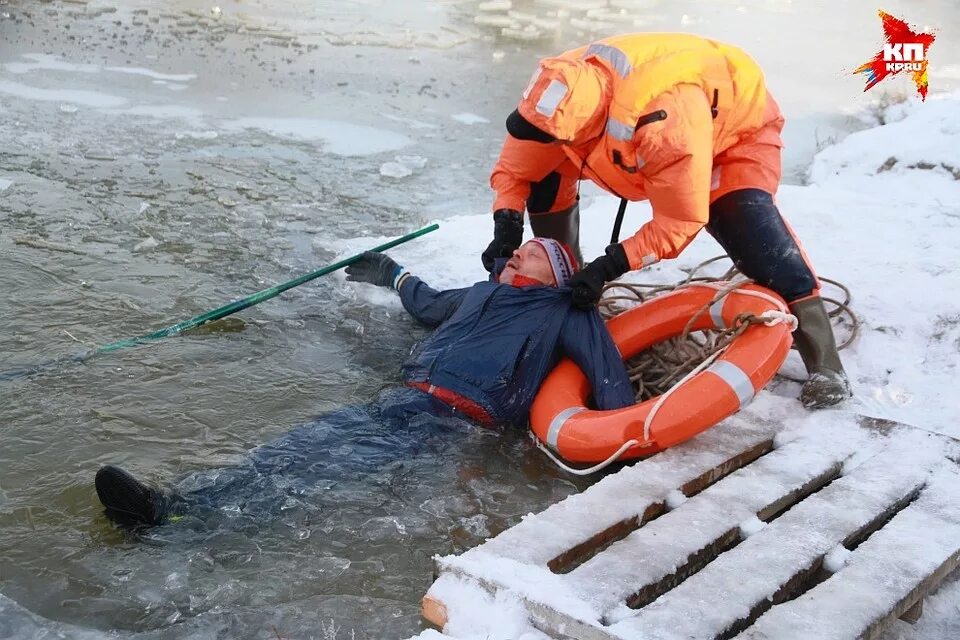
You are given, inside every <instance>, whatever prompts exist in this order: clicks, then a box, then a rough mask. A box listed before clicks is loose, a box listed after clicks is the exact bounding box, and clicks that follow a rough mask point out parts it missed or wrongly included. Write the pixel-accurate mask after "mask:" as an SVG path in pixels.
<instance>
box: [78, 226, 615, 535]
mask: <svg viewBox="0 0 960 640" xmlns="http://www.w3.org/2000/svg"><path fill="white" fill-rule="evenodd" d="M576 272H577V261H576V259H575V258H574V255H573V252H572V250H571V249H570V247H569V246H567V245H564V244H562V243H560V242H558V241H556V240H552V239H548V238H534V239H533V240H530V241H529V242H527V243H525V244H523V245H522V246H520V247H519V248H518V249H516V250H515V251H514V252H513V254H512V255H511V256H509V257H508V258H500V259H498V264H497V265H496V268H495V269H494V270H493V274H494V275H492V276H491V278H490V280H489V281H484V282H478V283H476V284H474V285H473V286H470V287H466V288H462V289H450V290H446V291H437V290H435V289H433V288H431V287H430V286H428V285H427V284H426V283H425V282H424V281H423V280H421V279H420V278H418V277H416V276H414V275H411V274H410V273H409V272H407V271H406V270H404V269H403V267H401V266H400V265H399V264H397V263H396V262H395V261H394V260H392V259H391V258H389V257H388V256H386V255H383V254H381V253H373V252H366V253H364V254H363V257H362V258H361V259H360V260H358V261H357V262H355V263H354V264H352V265H350V266H348V267H347V280H350V281H354V282H365V283H370V284H373V285H377V286H381V287H390V288H392V289H394V290H396V291H397V293H398V294H399V295H400V300H401V302H402V303H403V306H404V308H405V309H406V310H407V312H408V313H409V314H410V315H412V316H413V317H414V318H415V319H416V320H417V321H419V322H421V323H422V324H424V325H426V326H428V327H430V328H432V329H434V331H433V332H432V333H431V334H430V335H429V336H428V337H427V338H425V339H424V340H423V341H421V342H420V343H419V344H418V345H416V346H415V347H414V349H413V350H412V352H411V354H410V356H409V357H408V358H407V359H406V361H405V362H404V363H403V365H402V378H403V386H401V387H394V388H390V389H387V390H386V391H383V392H381V393H380V394H379V395H378V396H377V398H376V399H375V400H373V401H372V402H369V403H367V404H364V405H360V406H348V407H344V408H341V409H337V410H334V411H332V412H330V413H327V414H324V415H321V416H320V417H318V418H316V419H315V420H313V421H311V422H309V423H306V424H304V425H301V426H299V427H297V428H295V429H294V430H293V431H291V432H289V433H287V434H286V435H285V436H283V437H281V438H279V439H278V440H276V441H274V442H272V443H269V444H265V445H262V446H260V447H257V448H256V449H254V450H253V451H252V452H251V453H250V455H249V456H248V457H247V458H246V459H245V461H244V462H243V463H242V464H239V465H236V466H233V467H227V468H225V469H222V470H218V471H217V472H216V473H210V472H200V473H198V474H195V476H196V477H194V478H188V479H187V481H186V482H183V481H181V482H180V486H181V487H186V489H185V490H181V491H177V492H174V491H170V490H165V489H160V488H155V487H152V486H149V485H147V484H145V483H142V482H140V481H138V480H137V479H136V478H134V477H133V476H132V475H131V474H129V473H127V472H126V471H124V470H123V469H120V468H119V467H116V466H113V465H107V466H104V467H102V468H101V469H100V470H99V471H98V472H97V475H96V481H95V485H96V490H97V496H98V497H99V499H100V502H101V503H102V504H103V506H104V507H105V509H106V513H107V515H108V516H109V517H110V518H111V519H113V520H114V521H116V522H119V523H122V524H148V525H156V524H162V523H163V522H165V521H167V520H168V519H169V518H170V517H171V516H176V515H181V514H184V513H187V512H189V511H190V510H191V509H193V508H202V507H210V508H230V509H233V510H234V511H236V510H240V511H241V512H243V511H246V510H250V511H257V510H262V509H272V508H274V507H275V506H276V505H277V504H281V503H283V499H284V497H286V496H290V495H298V494H303V493H305V492H309V491H310V489H311V487H314V486H318V485H319V484H322V483H323V482H325V481H334V482H337V481H342V480H347V479H350V478H355V477H357V476H358V475H363V474H366V473H369V472H370V471H372V470H374V469H376V468H379V467H381V466H383V465H385V464H388V463H390V462H391V461H395V460H397V459H399V458H402V457H406V456H409V455H411V454H413V453H416V451H411V450H410V449H416V448H417V447H418V446H419V445H421V444H422V443H423V442H424V441H425V440H426V439H427V438H428V435H429V433H428V432H429V429H430V428H431V424H430V421H431V420H432V419H433V418H440V419H447V418H459V419H466V420H469V421H471V422H474V423H477V424H481V425H490V426H493V425H526V422H527V419H528V415H529V412H530V406H531V405H532V403H533V400H534V397H535V396H536V393H537V391H538V390H539V388H540V385H541V383H542V382H543V380H544V378H545V377H546V375H547V374H548V373H549V372H550V370H551V369H553V367H554V366H555V365H556V364H557V363H558V361H559V360H560V359H561V358H562V357H564V356H567V357H569V358H571V359H572V360H573V361H574V362H575V363H576V364H577V365H578V366H579V367H580V368H581V369H582V370H583V372H584V373H585V374H586V376H587V378H588V380H589V381H590V384H591V386H592V389H593V398H594V402H595V404H596V406H597V407H598V408H600V409H619V408H622V407H625V406H629V405H630V404H633V402H634V393H633V389H632V386H631V384H630V380H629V378H628V376H627V373H626V369H625V367H624V364H623V360H622V359H621V356H620V352H619V351H618V349H617V347H616V345H615V344H614V342H613V340H612V339H611V337H610V334H609V333H608V332H607V329H606V326H605V325H604V323H603V320H602V319H601V318H600V315H599V313H598V312H597V310H596V309H595V308H591V309H580V308H577V307H575V306H574V304H573V302H572V300H571V296H570V288H569V287H568V286H567V285H568V283H569V281H570V279H571V278H572V277H573V275H574V274H575V273H576ZM406 436H410V437H406ZM344 445H347V446H349V448H350V450H351V452H350V454H349V455H338V454H337V450H338V448H339V447H342V446H344ZM270 505H273V506H270Z"/></svg>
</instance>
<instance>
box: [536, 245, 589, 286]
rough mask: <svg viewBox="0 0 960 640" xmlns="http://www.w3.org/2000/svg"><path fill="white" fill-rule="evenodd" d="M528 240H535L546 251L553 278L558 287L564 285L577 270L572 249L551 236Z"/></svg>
mask: <svg viewBox="0 0 960 640" xmlns="http://www.w3.org/2000/svg"><path fill="white" fill-rule="evenodd" d="M530 242H536V243H537V244H539V245H540V246H541V247H543V250H544V251H546V252H547V257H548V258H550V268H551V269H552V270H553V279H554V280H556V281H557V286H558V287H562V286H565V285H566V284H567V282H569V281H570V278H572V277H573V274H575V273H576V272H577V271H578V269H577V259H576V258H575V257H574V255H573V250H571V249H570V247H569V246H567V245H565V244H564V243H562V242H560V241H558V240H554V239H553V238H534V239H532V240H531V241H530Z"/></svg>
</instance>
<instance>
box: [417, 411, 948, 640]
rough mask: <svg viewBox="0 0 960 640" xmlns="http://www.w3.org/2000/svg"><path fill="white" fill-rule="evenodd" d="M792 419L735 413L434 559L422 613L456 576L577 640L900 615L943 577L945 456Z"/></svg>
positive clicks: (429, 615) (808, 627)
mask: <svg viewBox="0 0 960 640" xmlns="http://www.w3.org/2000/svg"><path fill="white" fill-rule="evenodd" d="M809 422H810V424H809V425H801V427H802V428H798V429H794V430H793V435H786V434H778V431H779V428H778V427H777V425H774V424H771V423H768V422H764V421H763V420H761V419H759V418H758V417H757V416H755V415H750V414H746V415H744V414H739V415H738V416H735V417H734V418H732V419H730V420H727V421H725V422H724V423H723V424H721V425H719V426H718V427H715V428H714V429H712V430H710V431H708V432H706V433H704V434H702V435H700V436H699V437H697V438H695V439H694V440H692V441H690V442H687V443H685V444H683V445H680V446H678V447H675V448H673V449H671V450H669V451H666V452H664V453H661V454H658V455H656V456H653V457H652V458H650V459H647V460H645V461H642V462H639V463H637V464H635V465H633V466H631V467H627V468H625V469H623V470H621V471H620V472H618V473H616V474H613V475H610V476H608V477H606V478H604V479H603V480H602V481H600V482H598V483H597V484H596V485H594V486H592V487H590V488H589V489H588V490H586V491H584V492H583V493H580V494H577V495H574V496H571V497H569V498H567V499H566V500H564V501H563V502H560V503H558V504H555V505H553V506H552V507H550V508H548V509H547V510H545V511H543V512H542V513H540V514H537V515H535V516H532V515H531V516H528V517H527V518H526V519H524V520H523V521H522V522H520V523H519V524H518V525H516V526H514V527H512V528H511V529H509V530H507V531H504V532H503V533H502V534H500V535H498V536H497V537H495V538H493V539H491V540H488V541H487V542H485V543H484V544H482V545H480V546H479V547H476V548H474V549H471V550H469V551H467V552H465V553H463V554H461V555H459V556H447V557H442V558H438V559H437V560H436V571H437V575H438V581H437V582H436V583H435V584H434V586H433V587H431V589H430V591H429V592H428V593H427V595H426V596H425V597H424V599H423V616H424V618H425V619H426V620H428V621H429V622H431V623H432V624H434V625H436V626H437V627H439V628H443V626H444V625H445V623H446V621H447V617H448V615H449V614H450V611H448V609H447V606H448V603H446V602H445V601H444V597H445V596H444V594H445V593H447V592H448V589H447V588H446V587H445V585H446V584H450V582H451V581H458V583H459V584H461V585H475V586H476V588H477V589H482V590H484V591H485V592H486V593H488V594H500V595H501V596H503V595H509V596H510V597H511V598H515V599H519V601H520V602H522V604H523V606H524V607H525V608H526V610H527V612H528V613H529V616H530V621H531V623H532V624H533V625H534V626H535V627H536V628H538V629H540V630H541V631H543V632H544V633H546V634H547V635H549V636H551V637H555V638H570V639H577V640H612V639H623V638H641V637H642V638H645V639H653V638H655V639H662V640H667V639H678V640H679V639H681V638H682V639H684V640H691V639H700V638H702V639H704V640H726V639H727V638H734V637H736V638H744V639H751V640H758V639H761V638H777V639H780V638H798V639H799V638H804V639H808V638H818V639H827V638H836V639H838V640H839V639H844V640H849V639H853V638H875V637H877V635H878V634H879V632H880V629H882V628H883V626H884V625H885V624H886V623H888V622H890V621H892V620H894V619H896V618H900V617H903V618H904V619H909V618H911V617H913V619H915V618H916V616H918V615H919V612H920V610H921V609H920V606H921V603H922V600H923V598H924V596H926V595H927V594H929V593H930V592H931V591H932V590H934V589H935V588H936V587H937V586H938V585H939V583H940V581H941V580H942V579H943V578H944V576H946V575H947V574H948V573H949V572H951V571H952V570H953V569H954V568H955V567H956V566H957V565H958V564H960V466H958V464H957V463H956V462H955V461H954V460H955V459H956V451H957V443H956V442H955V441H952V440H949V439H947V438H942V437H940V436H934V435H931V434H929V433H927V432H922V431H919V430H916V429H912V428H910V427H906V426H903V425H897V424H894V423H883V424H880V423H878V422H877V421H872V420H870V419H864V418H859V417H857V416H853V415H850V414H842V413H835V414H832V417H831V419H830V420H829V423H828V421H827V420H826V419H822V418H811V419H810V420H809ZM951 452H952V453H951ZM951 455H952V456H954V459H953V460H951V458H950V456H951ZM833 612H836V613H837V615H831V614H832V613H833ZM840 612H842V615H841V614H840Z"/></svg>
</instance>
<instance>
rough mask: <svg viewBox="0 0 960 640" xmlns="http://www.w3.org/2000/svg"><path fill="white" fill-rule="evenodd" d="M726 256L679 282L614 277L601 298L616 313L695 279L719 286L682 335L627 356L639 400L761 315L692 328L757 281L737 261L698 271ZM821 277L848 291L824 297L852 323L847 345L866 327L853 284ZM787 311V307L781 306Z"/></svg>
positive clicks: (664, 388)
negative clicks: (719, 326)
mask: <svg viewBox="0 0 960 640" xmlns="http://www.w3.org/2000/svg"><path fill="white" fill-rule="evenodd" d="M724 259H729V258H728V257H727V256H726V255H721V256H716V257H713V258H710V259H709V260H704V261H703V262H701V263H700V264H698V265H697V266H695V267H694V268H693V269H691V270H690V272H689V273H688V275H687V277H686V278H684V279H683V280H681V281H679V282H676V283H673V284H663V283H642V282H620V281H614V282H608V283H607V284H606V286H605V287H604V296H603V298H602V299H601V300H600V304H599V309H600V314H601V315H602V316H603V317H604V318H610V317H613V316H615V315H619V314H620V313H623V312H624V311H626V310H628V309H631V308H633V307H635V306H636V305H638V304H640V303H642V302H645V301H647V300H650V299H652V298H654V297H656V296H658V295H663V294H665V293H671V292H673V291H676V290H678V289H681V288H684V287H688V286H690V285H692V284H707V285H716V286H718V294H717V295H716V296H714V298H713V299H712V300H711V301H710V303H708V305H707V306H705V307H703V308H702V309H700V310H699V311H698V312H697V313H696V314H694V316H693V317H692V318H691V319H690V321H689V322H688V323H687V326H686V327H685V328H684V330H683V333H682V334H681V335H679V336H677V337H676V338H670V339H669V340H664V341H663V342H660V343H658V344H655V345H653V346H652V347H650V348H649V349H647V350H646V351H644V352H643V353H640V354H639V355H637V356H635V357H633V358H631V359H630V360H628V361H627V362H626V365H627V373H628V374H629V376H630V381H631V382H632V383H633V385H634V389H635V390H636V397H637V402H643V401H644V400H648V399H650V398H653V397H656V396H659V395H663V394H665V393H667V392H668V391H669V390H670V389H671V388H672V387H674V386H676V384H677V382H678V381H679V380H681V379H682V378H684V377H685V376H686V375H687V374H688V373H690V372H691V371H692V370H693V369H694V368H695V367H697V365H699V364H700V363H702V362H704V361H705V360H706V359H707V358H709V357H710V356H712V355H713V354H715V353H719V352H722V351H723V349H725V348H726V347H727V345H729V344H730V343H731V342H733V340H734V339H735V338H736V337H737V336H739V335H740V334H741V333H743V332H744V331H746V330H747V328H748V327H749V326H750V325H751V324H755V323H756V322H757V321H758V319H757V318H756V317H751V316H750V314H746V316H744V317H740V318H737V321H736V322H734V324H733V326H732V327H729V328H727V329H723V330H703V331H695V332H691V331H690V327H692V326H693V323H694V322H695V321H696V319H697V318H699V317H700V316H701V315H702V314H704V313H706V312H707V310H708V309H709V307H710V305H711V304H714V303H715V302H717V301H719V300H720V299H722V298H723V297H724V296H726V295H728V294H729V293H731V292H732V291H737V290H738V289H739V288H740V287H742V286H743V285H745V284H748V283H751V282H752V280H749V279H747V278H743V277H742V276H741V277H739V278H738V276H740V272H739V271H738V270H737V268H736V267H735V266H731V267H730V268H729V269H727V271H726V272H725V273H724V274H723V275H721V276H719V277H711V276H701V275H697V274H698V273H699V272H700V270H701V269H703V268H704V267H706V266H707V265H710V264H713V263H714V262H718V261H720V260H724ZM819 279H820V281H821V282H826V283H829V284H831V285H833V286H835V287H837V288H838V289H839V290H840V291H841V292H842V293H843V299H842V300H837V299H835V298H831V297H827V296H821V299H822V300H823V301H824V303H825V304H826V305H827V309H828V311H827V314H828V315H829V317H830V318H831V319H837V321H836V322H835V326H845V327H848V329H847V330H848V332H849V333H848V335H847V337H846V339H845V340H843V341H842V342H841V343H840V344H839V345H838V347H837V348H838V349H845V348H846V347H847V346H849V345H850V344H851V343H852V342H853V341H854V340H855V339H856V337H857V334H858V333H859V330H860V319H859V318H857V316H856V314H855V313H854V312H853V309H852V308H851V306H850V301H851V295H850V289H849V288H847V286H846V285H844V284H842V283H840V282H837V281H836V280H831V279H830V278H823V277H821V278H819ZM717 283H723V285H717ZM614 290H615V291H614ZM741 293H746V292H741ZM781 311H786V310H785V309H781ZM777 375H778V376H780V377H781V378H784V379H787V380H792V381H794V382H804V380H801V379H798V378H794V377H791V376H788V375H786V374H783V373H778V374H777Z"/></svg>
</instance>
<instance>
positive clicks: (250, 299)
mask: <svg viewBox="0 0 960 640" xmlns="http://www.w3.org/2000/svg"><path fill="white" fill-rule="evenodd" d="M439 228H440V226H439V225H437V224H431V225H430V226H427V227H424V228H422V229H418V230H417V231H414V232H412V233H408V234H407V235H405V236H401V237H399V238H395V239H393V240H391V241H390V242H385V243H383V244H381V245H378V246H376V247H374V248H372V249H370V251H386V250H387V249H391V248H393V247H396V246H397V245H401V244H403V243H404V242H409V241H410V240H413V239H415V238H419V237H420V236H422V235H425V234H428V233H430V232H431V231H436V230H437V229H439ZM361 256H362V254H359V253H358V254H356V255H353V256H350V257H349V258H345V259H343V260H340V261H339V262H334V263H333V264H331V265H328V266H326V267H323V268H322V269H317V270H316V271H311V272H310V273H305V274H304V275H302V276H299V277H297V278H294V279H293V280H288V281H287V282H283V283H281V284H278V285H275V286H273V287H270V288H269V289H264V290H263V291H258V292H256V293H254V294H251V295H249V296H247V297H246V298H241V299H239V300H234V301H233V302H231V303H229V304H225V305H223V306H222V307H217V308H216V309H213V310H212V311H207V312H206V313H201V314H200V315H198V316H195V317H193V318H190V319H189V320H184V321H183V322H178V323H177V324H174V325H170V326H169V327H164V328H163V329H159V330H157V331H154V332H153V333H148V334H146V335H142V336H138V337H136V338H127V339H126V340H118V341H117V342H111V343H110V344H105V345H103V346H102V347H97V348H96V349H93V350H91V351H88V352H85V353H83V354H80V355H79V356H70V357H68V358H57V359H56V360H53V361H50V362H47V363H44V364H41V365H38V366H36V367H29V368H25V367H21V368H18V369H13V370H10V371H5V372H2V373H0V380H11V379H13V378H19V377H23V376H27V375H30V374H32V373H35V372H36V371H39V370H40V369H42V368H46V367H48V366H50V365H52V364H58V363H61V362H66V361H71V360H72V361H75V362H84V361H86V360H88V359H89V358H92V357H93V356H95V355H97V354H99V353H107V352H110V351H117V350H119V349H125V348H127V347H134V346H137V345H141V344H145V343H148V342H151V341H153V340H160V339H161V338H167V337H170V336H174V335H177V334H178V333H182V332H184V331H186V330H188V329H193V328H194V327H199V326H200V325H202V324H204V323H207V322H211V321H213V320H219V319H220V318H225V317H226V316H229V315H231V314H234V313H236V312H238V311H242V310H243V309H246V308H248V307H252V306H254V305H256V304H260V303H261V302H264V301H265V300H269V299H270V298H274V297H276V296H278V295H280V294H281V293H283V292H284V291H287V290H288V289H292V288H294V287H298V286H300V285H301V284H303V283H305V282H310V281H311V280H314V279H316V278H319V277H320V276H325V275H327V274H328V273H333V272H334V271H337V270H338V269H342V268H344V267H346V266H347V265H350V264H353V263H354V262H356V261H357V260H359V259H360V258H361Z"/></svg>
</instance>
